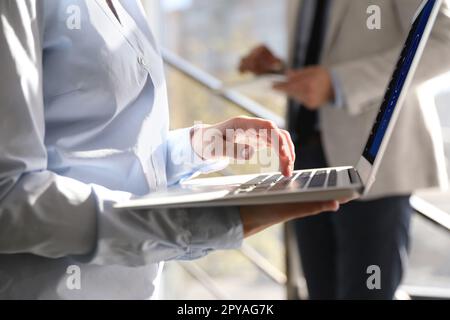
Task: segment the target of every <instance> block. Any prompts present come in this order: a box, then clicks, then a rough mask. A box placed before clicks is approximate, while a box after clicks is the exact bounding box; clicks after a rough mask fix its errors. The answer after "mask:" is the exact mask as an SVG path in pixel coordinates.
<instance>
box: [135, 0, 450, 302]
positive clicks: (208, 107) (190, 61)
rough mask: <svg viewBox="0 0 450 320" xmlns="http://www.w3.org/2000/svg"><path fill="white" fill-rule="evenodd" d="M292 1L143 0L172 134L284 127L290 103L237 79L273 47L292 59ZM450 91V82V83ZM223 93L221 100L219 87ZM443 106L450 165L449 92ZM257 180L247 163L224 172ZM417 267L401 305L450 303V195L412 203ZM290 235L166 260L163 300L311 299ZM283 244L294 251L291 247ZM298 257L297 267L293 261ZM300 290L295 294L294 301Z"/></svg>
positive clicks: (264, 85)
mask: <svg viewBox="0 0 450 320" xmlns="http://www.w3.org/2000/svg"><path fill="white" fill-rule="evenodd" d="M285 2H286V1H285V0H245V1H242V0H143V4H144V6H145V9H146V11H147V13H148V17H149V20H150V23H151V24H152V25H153V28H154V30H156V31H155V33H156V36H157V38H158V39H159V41H160V43H161V46H162V48H163V55H164V57H165V62H166V71H167V79H168V90H169V99H170V107H171V110H170V111H171V121H172V122H171V124H172V128H180V127H187V126H192V125H193V123H194V121H199V120H201V121H203V122H204V123H213V122H218V121H222V120H224V119H226V118H229V117H232V116H237V115H257V116H264V117H270V118H272V119H274V120H275V121H277V122H278V123H280V124H282V123H283V116H284V112H285V98H284V97H283V96H281V95H279V94H277V93H275V92H273V91H272V90H270V80H269V79H259V80H255V79H253V78H252V77H251V76H248V77H246V76H242V75H240V74H239V73H238V72H237V64H238V63H239V59H240V57H241V56H243V55H244V54H246V53H247V52H248V50H249V49H250V48H253V47H254V46H255V45H257V44H259V43H266V44H268V45H269V46H270V47H271V48H273V49H274V50H275V52H276V53H277V54H278V55H280V56H282V57H286V56H287V52H286V49H285V48H286V47H287V39H286V33H287V32H286V27H285V25H286V23H285V17H286V14H287V13H286V3H285ZM446 83H449V84H450V75H448V80H447V81H446ZM223 88H226V89H227V90H226V92H225V94H224V93H223V90H222V91H221V92H220V93H218V90H219V89H223ZM439 90H440V93H439V95H438V98H437V103H438V108H439V113H440V117H441V123H442V130H443V134H444V143H445V148H446V152H447V156H448V157H450V85H449V87H448V88H445V87H444V88H439ZM251 172H259V169H258V168H256V167H254V166H251V165H247V166H239V167H236V166H235V167H233V168H231V169H228V170H227V171H226V172H223V173H222V174H231V173H251ZM413 205H414V208H415V209H416V210H417V211H418V212H417V213H416V214H415V216H414V219H413V224H412V230H411V231H412V233H411V234H412V251H411V255H410V266H409V270H408V273H407V275H406V278H405V279H404V284H403V286H402V287H401V290H400V292H399V294H398V298H401V299H409V298H431V299H436V298H450V223H449V220H450V194H441V193H436V192H434V193H433V192H428V193H426V194H417V195H416V196H415V197H414V198H413ZM289 243H290V242H289V237H287V236H286V235H285V234H284V229H283V227H276V228H273V229H270V230H268V231H266V232H264V233H263V234H260V235H258V236H256V237H253V238H252V239H250V240H248V241H246V242H245V244H244V247H243V249H242V250H239V251H231V252H220V253H214V254H211V255H210V256H208V257H206V258H204V259H201V260H199V261H196V262H169V263H167V264H166V268H165V271H164V277H163V285H162V292H161V298H163V299H217V298H231V299H286V298H291V297H293V294H294V295H295V294H296V293H297V292H298V293H299V294H300V296H301V297H306V289H305V283H304V280H303V279H302V276H301V272H300V273H298V272H292V271H291V270H292V268H287V261H289V262H288V265H289V266H291V263H295V261H294V262H292V260H295V257H292V256H291V254H292V253H294V251H295V250H290V246H289ZM286 244H288V245H287V246H286ZM289 258H291V259H289ZM294 292H295V293H294Z"/></svg>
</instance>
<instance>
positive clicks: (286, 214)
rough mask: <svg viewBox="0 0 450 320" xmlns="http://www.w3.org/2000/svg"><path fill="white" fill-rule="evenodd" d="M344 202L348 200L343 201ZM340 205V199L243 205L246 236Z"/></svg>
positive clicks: (242, 215)
mask: <svg viewBox="0 0 450 320" xmlns="http://www.w3.org/2000/svg"><path fill="white" fill-rule="evenodd" d="M344 202H346V201H342V202H341V203H344ZM339 205H340V202H339V201H328V202H311V203H298V204H281V205H265V206H247V207H241V209H240V210H241V220H242V225H243V228H244V237H245V238H247V237H250V236H252V235H254V234H256V233H258V232H261V231H263V230H264V229H267V228H269V227H271V226H273V225H276V224H279V223H283V222H287V221H290V220H294V219H298V218H305V217H308V216H313V215H316V214H319V213H322V212H331V211H333V212H335V211H337V210H338V209H339Z"/></svg>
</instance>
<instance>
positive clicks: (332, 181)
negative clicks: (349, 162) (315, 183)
mask: <svg viewBox="0 0 450 320" xmlns="http://www.w3.org/2000/svg"><path fill="white" fill-rule="evenodd" d="M328 186H329V187H336V186H337V171H336V170H331V171H330V174H329V175H328Z"/></svg>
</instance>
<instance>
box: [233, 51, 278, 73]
mask: <svg viewBox="0 0 450 320" xmlns="http://www.w3.org/2000/svg"><path fill="white" fill-rule="evenodd" d="M283 70H284V63H283V61H282V60H281V59H280V58H278V57H276V56H275V55H274V54H273V53H272V52H271V51H270V50H269V49H268V48H267V47H266V46H264V45H261V46H259V47H256V48H255V49H253V50H252V51H251V52H250V53H249V54H248V55H247V56H246V57H244V58H242V60H241V63H240V66H239V71H240V72H241V73H244V72H251V73H254V74H255V75H263V74H268V73H281V72H283Z"/></svg>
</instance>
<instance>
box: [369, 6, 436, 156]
mask: <svg viewBox="0 0 450 320" xmlns="http://www.w3.org/2000/svg"><path fill="white" fill-rule="evenodd" d="M435 3H436V0H429V1H428V2H427V3H426V5H425V6H424V8H423V9H422V11H421V13H420V14H419V16H418V17H417V18H416V20H415V21H414V24H413V25H412V28H411V31H410V33H409V35H408V38H407V40H406V44H405V46H404V48H403V50H402V53H401V56H400V59H399V61H398V63H397V66H396V69H395V71H394V74H393V76H392V80H391V82H390V84H389V86H388V90H387V92H386V95H385V97H384V100H383V103H382V105H381V109H380V112H379V114H378V117H377V120H376V123H375V125H374V128H373V130H372V133H371V135H370V138H369V142H368V143H367V146H366V148H365V150H364V157H365V158H366V159H367V160H368V161H369V162H370V163H372V164H373V163H374V161H375V158H376V156H377V154H378V152H379V150H380V147H381V143H382V142H383V138H384V136H385V134H386V130H387V129H388V126H389V122H390V121H391V118H392V115H393V113H394V110H395V108H396V107H397V103H398V99H399V97H400V94H401V92H402V90H403V87H404V85H405V82H406V79H407V76H408V73H409V72H410V69H411V66H412V63H413V61H414V57H415V55H416V53H417V50H418V48H419V45H420V42H421V40H422V37H423V34H424V32H425V29H426V27H427V24H428V20H429V19H430V16H431V13H432V11H433V8H434V5H435Z"/></svg>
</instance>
